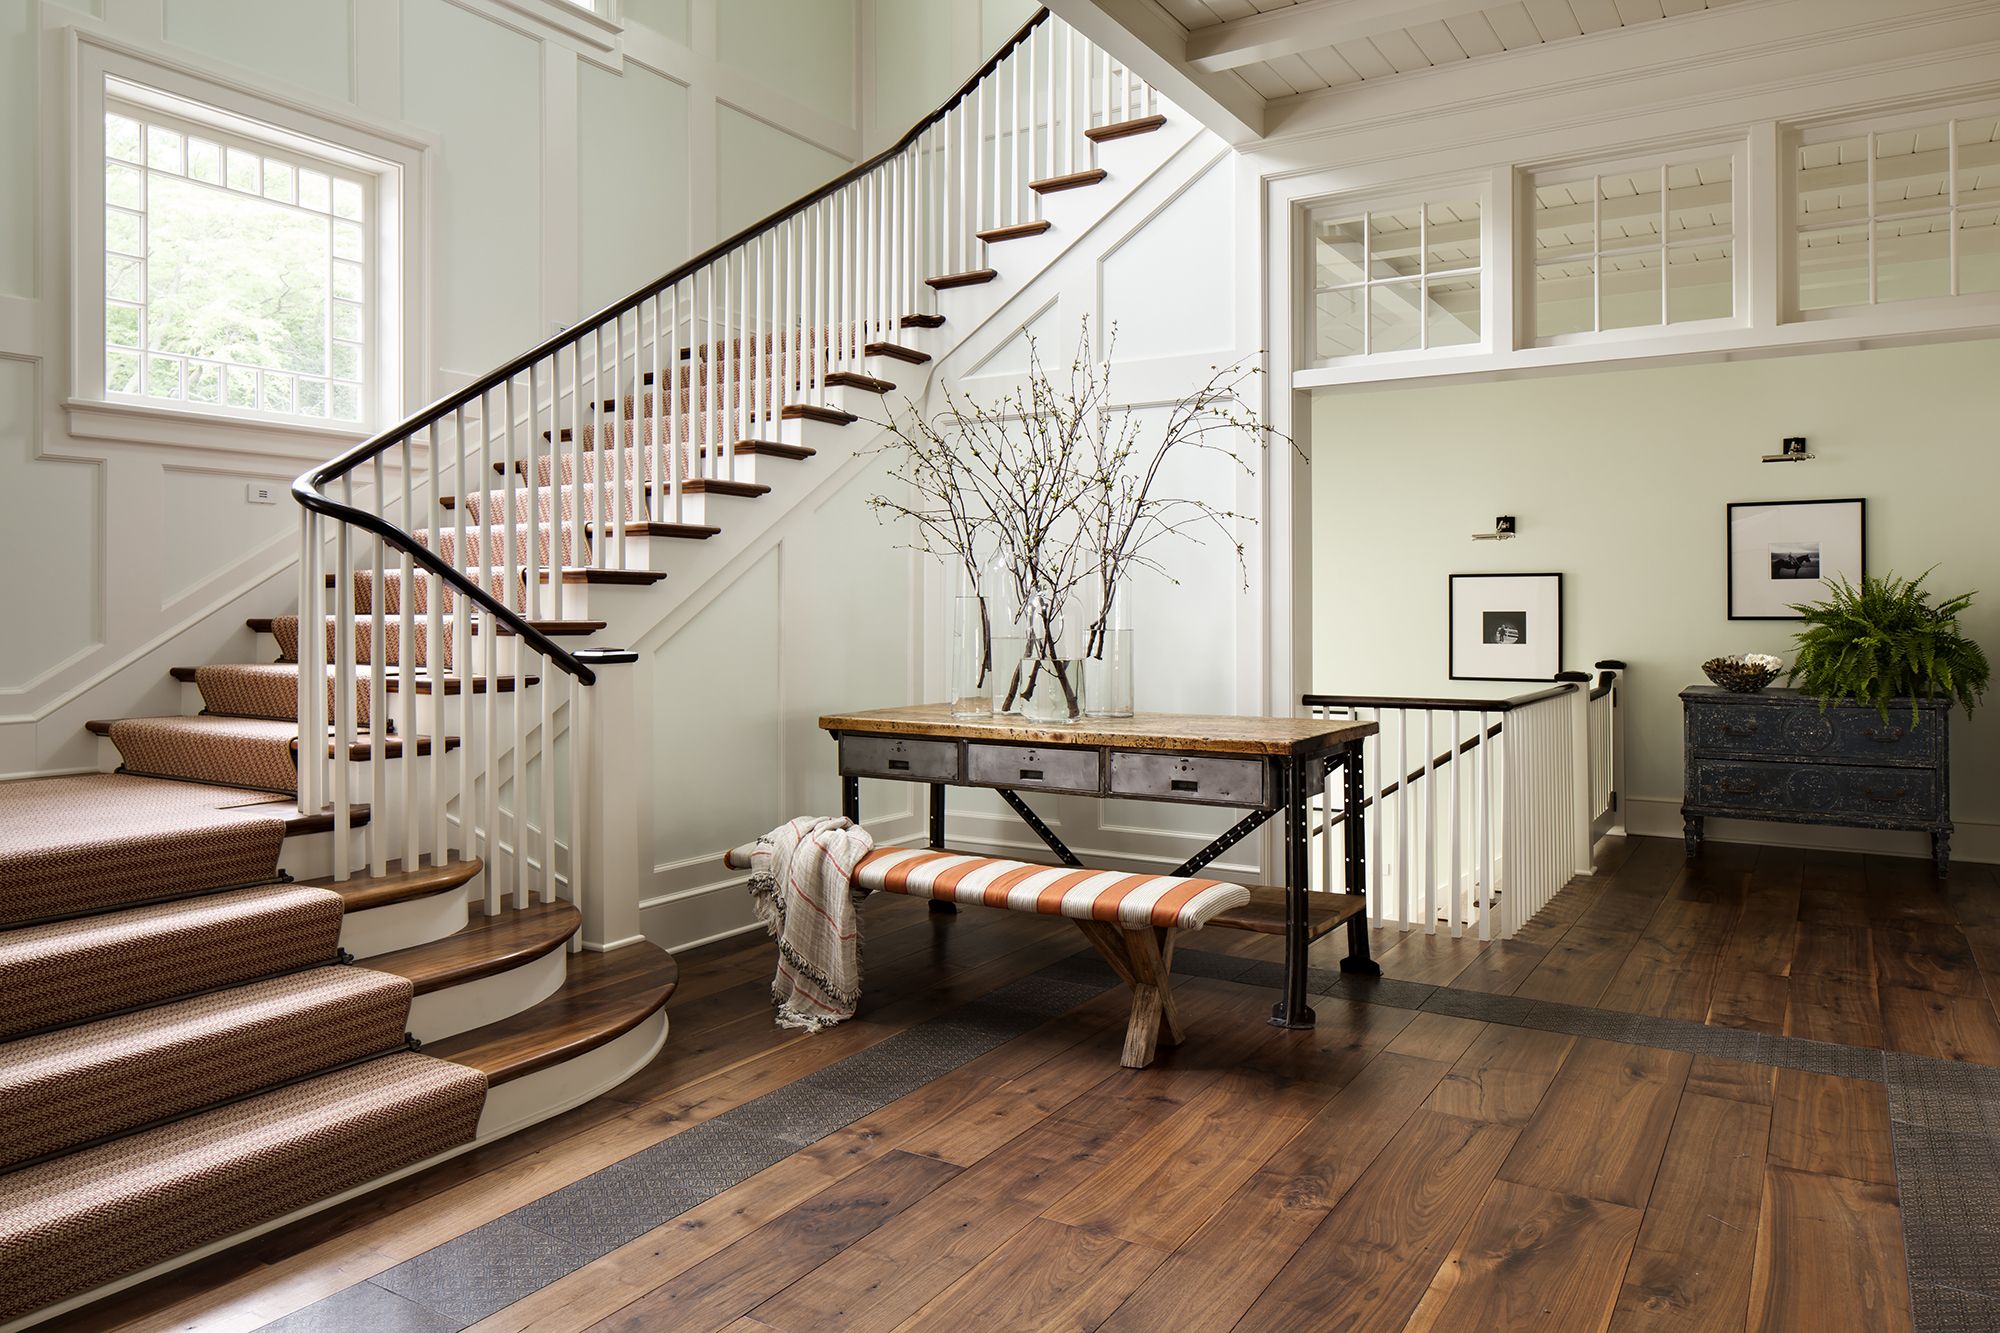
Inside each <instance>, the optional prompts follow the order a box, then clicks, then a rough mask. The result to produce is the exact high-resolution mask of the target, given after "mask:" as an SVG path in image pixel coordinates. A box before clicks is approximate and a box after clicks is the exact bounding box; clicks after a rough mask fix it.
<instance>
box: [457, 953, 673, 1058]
mask: <svg viewBox="0 0 2000 1333" xmlns="http://www.w3.org/2000/svg"><path fill="white" fill-rule="evenodd" d="M679 976H680V967H679V965H678V964H677V963H676V962H675V961H674V956H673V955H672V954H670V953H668V952H667V951H666V950H665V949H662V948H660V946H658V945H657V944H653V943H650V942H641V943H638V944H628V945H626V946H625V947H624V948H622V949H613V950H612V951H611V952H609V953H580V954H575V955H573V956H572V957H571V958H570V960H569V976H568V979H567V980H565V981H564V982H563V985H562V988H561V989H560V990H558V991H556V993H555V994H553V995H551V996H549V998H548V999H546V1000H543V1001H542V1002H541V1003H540V1004H537V1005H535V1006H533V1007H532V1008H529V1009H525V1010H523V1011H522V1012H520V1013H518V1014H513V1015H511V1016H509V1017H507V1018H503V1019H501V1020H500V1021H499V1022H497V1023H488V1024H487V1025H486V1026H485V1027H479V1028H474V1029H472V1030H471V1031H470V1032H461V1033H459V1034H457V1035H456V1036H452V1037H447V1038H445V1039H443V1040H442V1041H437V1042H433V1043H431V1044H429V1045H427V1046H425V1047H424V1054H425V1055H429V1056H433V1057H435V1058H437V1059H439V1060H451V1061H453V1062H455V1063H457V1064H462V1065H469V1066H471V1067H472V1068H474V1069H477V1070H480V1071H482V1072H483V1073H484V1074H485V1075H486V1081H487V1083H488V1084H489V1085H491V1084H496V1083H505V1082H507V1081H508V1080H510V1079H516V1078H520V1077H521V1076H523V1075H525V1074H532V1073H534V1072H535V1071H536V1070H538V1069H546V1068H548V1067H549V1066H550V1065H555V1064H561V1063H562V1062H563V1061H565V1060H570V1059H574V1058H575V1057H577V1056H579V1055H582V1054H584V1053H586V1052H588V1051H591V1050H595V1049H596V1048H597V1047H599V1046H603V1045H605V1044H606V1043H608V1042H611V1041H615V1040H617V1039H618V1038H619V1037H622V1036H624V1035H625V1034H626V1033H627V1032H630V1031H631V1030H632V1029H633V1028H635V1027H638V1026H639V1024H641V1023H643V1022H645V1021H646V1020H647V1019H649V1018H651V1017H652V1016H653V1015H654V1014H656V1013H658V1012H659V1011H660V1009H661V1008H662V1007H663V1006H664V1005H665V1004H666V1002H667V999H668V997H669V996H671V995H672V994H673V993H674V987H675V985H676V983H677V982H678V979H679Z"/></svg>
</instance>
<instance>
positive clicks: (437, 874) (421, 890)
mask: <svg viewBox="0 0 2000 1333" xmlns="http://www.w3.org/2000/svg"><path fill="white" fill-rule="evenodd" d="M481 869H482V866H481V864H480V861H479V858H478V857H476V856H469V857H466V858H465V859H464V860H459V861H446V862H445V863H444V864H443V865H441V866H431V865H420V866H418V867H417V868H416V869H414V870H405V869H403V863H402V862H401V861H400V860H397V861H391V862H390V863H389V870H388V873H387V874H383V875H356V876H354V877H352V878H350V879H346V880H335V879H333V878H332V877H331V876H328V877H327V878H325V879H309V880H306V881H305V883H307V884H309V885H311V886H312V887H313V888H316V889H329V890H331V891H333V892H334V893H337V894H339V895H340V899H341V903H342V905H343V907H344V908H345V910H347V911H349V912H364V911H367V910H368V909H369V908H371V907H387V906H389V905H390V904H392V903H407V902H415V901H416V900H417V899H419V898H429V897H431V896H433V895H435V894H440V893H449V892H450V891H451V890H453V889H458V888H463V887H464V886H465V885H466V884H468V883H470V882H471V881H472V877H473V876H474V875H477V874H478V873H479V872H480V870H481Z"/></svg>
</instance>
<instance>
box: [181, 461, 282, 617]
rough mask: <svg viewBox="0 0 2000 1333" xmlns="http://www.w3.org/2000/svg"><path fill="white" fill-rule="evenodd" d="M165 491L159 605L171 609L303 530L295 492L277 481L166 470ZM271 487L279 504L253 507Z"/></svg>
mask: <svg viewBox="0 0 2000 1333" xmlns="http://www.w3.org/2000/svg"><path fill="white" fill-rule="evenodd" d="M161 481H162V484H161V488H160V532H161V534H162V537H163V541H162V544H161V550H160V552H159V561H160V563H159V566H158V569H159V587H160V605H161V606H163V607H165V606H171V605H173V604H174V603H175V602H177V601H179V600H180V599H181V598H182V597H184V596H186V595H187V594H188V593H190V592H193V591H194V590H195V589H196V588H198V587H200V586H201V585H202V584H203V583H205V582H206V581H207V580H208V579H209V578H210V577H211V576H213V575H215V574H219V573H221V572H222V571H223V570H225V569H227V568H229V567H230V566H231V565H233V564H235V563H236V562H237V561H239V560H242V559H243V558H244V557H245V556H247V555H250V554H251V553H252V552H254V551H257V550H258V549H260V548H261V547H264V546H265V545H267V544H269V543H271V542H273V541H275V540H276V539H277V538H279V537H281V536H284V535H286V534H289V533H294V532H296V531H297V530H298V523H299V509H298V505H296V504H295V503H293V501H292V496H291V486H290V483H289V482H288V481H286V480H283V479H280V478H276V477H251V476H246V475H238V474H236V473H228V472H194V471H189V470H186V469H183V468H167V469H165V470H164V475H163V477H162V479H161ZM253 483H254V484H257V485H261V486H268V487H270V488H271V490H272V491H273V492H274V493H275V495H276V497H277V503H276V504H252V503H250V500H249V489H248V488H249V487H250V486H251V485H252V484H253Z"/></svg>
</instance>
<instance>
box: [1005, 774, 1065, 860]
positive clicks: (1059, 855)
mask: <svg viewBox="0 0 2000 1333" xmlns="http://www.w3.org/2000/svg"><path fill="white" fill-rule="evenodd" d="M999 791H1000V799H1001V800H1003V801H1005V802H1006V803H1007V805H1008V806H1009V808H1011V809H1012V810H1013V811H1014V813H1015V814H1017V815H1019V816H1020V817H1021V822H1022V823H1023V824H1026V825H1027V826H1028V827H1029V828H1030V829H1032V830H1033V831H1034V834H1035V836H1036V837H1038V838H1040V839H1041V840H1042V841H1043V842H1044V843H1045V844H1047V846H1048V849H1049V850H1050V851H1052V852H1054V853H1055V854H1056V860H1058V861H1061V862H1062V863H1063V864H1064V865H1066V866H1069V867H1071V868H1072V869H1076V870H1081V869H1082V868H1083V862H1081V861H1079V860H1077V859H1076V853H1075V852H1072V851H1071V850H1070V849H1069V848H1068V847H1067V846H1065V845H1064V844H1063V840H1062V839H1061V838H1058V837H1057V836H1056V831H1055V830H1054V829H1052V828H1050V827H1049V826H1048V825H1047V824H1046V823H1044V822H1042V817H1041V816H1040V815H1038V814H1036V813H1035V812H1034V811H1033V810H1031V809H1030V808H1029V807H1028V803H1027V802H1026V801H1024V800H1022V799H1021V795H1020V793H1019V792H1016V791H1014V790H1012V789H1011V788H1007V787H1002V788H1000V789H999Z"/></svg>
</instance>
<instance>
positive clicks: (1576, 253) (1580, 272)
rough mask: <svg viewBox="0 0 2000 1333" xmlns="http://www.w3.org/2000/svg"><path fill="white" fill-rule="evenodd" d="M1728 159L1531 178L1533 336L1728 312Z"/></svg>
mask: <svg viewBox="0 0 2000 1333" xmlns="http://www.w3.org/2000/svg"><path fill="white" fill-rule="evenodd" d="M1734 174H1735V173H1734V170H1733V166H1732V162H1731V159H1730V158H1729V157H1727V156H1717V157H1713V158H1705V159H1701V160H1694V161H1675V162H1654V163H1649V164H1646V165H1643V166H1639V167H1635V168H1632V169H1630V170H1619V171H1609V172H1596V171H1592V172H1575V173H1569V172H1565V173H1562V174H1559V175H1557V174H1543V175H1538V176H1537V177H1536V178H1535V179H1534V181H1533V186H1532V192H1531V195H1530V203H1531V211H1530V214H1529V217H1528V227H1529V232H1530V235H1531V237H1532V240H1533V256H1534V257H1533V263H1532V266H1531V272H1530V274H1529V275H1528V278H1529V281H1528V283H1527V287H1528V293H1527V295H1528V299H1529V302H1530V311H1531V319H1532V327H1533V329H1534V336H1535V337H1536V338H1538V339H1539V338H1553V337H1560V336H1562V335H1564V334H1579V333H1602V332H1604V331H1606V330H1610V329H1636V328H1648V327H1654V326H1659V325H1666V324H1685V323H1690V322H1693V321H1695V320H1706V319H1727V318H1729V317H1730V316H1731V315H1733V314H1734V313H1735V311H1736V295H1735V292H1736V282H1735V275H1736V248H1735V237H1734V232H1735V195H1734V180H1733V177H1734Z"/></svg>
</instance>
